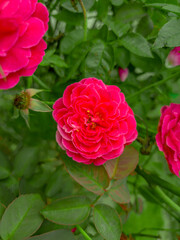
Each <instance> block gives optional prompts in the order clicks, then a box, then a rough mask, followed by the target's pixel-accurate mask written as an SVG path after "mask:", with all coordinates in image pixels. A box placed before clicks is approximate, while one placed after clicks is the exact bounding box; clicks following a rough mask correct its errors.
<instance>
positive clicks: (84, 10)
mask: <svg viewBox="0 0 180 240" xmlns="http://www.w3.org/2000/svg"><path fill="white" fill-rule="evenodd" d="M78 1H79V3H80V5H81V8H82V10H83V15H84V41H86V40H87V14H86V9H85V7H84V3H83V1H82V0H78Z"/></svg>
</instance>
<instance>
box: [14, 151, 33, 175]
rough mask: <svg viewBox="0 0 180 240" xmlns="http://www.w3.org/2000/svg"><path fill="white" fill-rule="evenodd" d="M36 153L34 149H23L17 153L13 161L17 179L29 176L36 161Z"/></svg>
mask: <svg viewBox="0 0 180 240" xmlns="http://www.w3.org/2000/svg"><path fill="white" fill-rule="evenodd" d="M37 151H38V149H37V148H36V147H24V148H22V149H21V150H20V151H19V152H18V154H17V155H16V157H15V159H14V174H15V175H16V176H17V177H22V176H23V175H26V177H28V176H29V175H31V173H32V172H33V169H34V166H35V164H36V163H37V161H38V156H37Z"/></svg>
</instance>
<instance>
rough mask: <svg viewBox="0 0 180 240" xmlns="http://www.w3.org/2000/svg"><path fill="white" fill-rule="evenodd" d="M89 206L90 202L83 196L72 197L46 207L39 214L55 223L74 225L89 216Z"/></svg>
mask: <svg viewBox="0 0 180 240" xmlns="http://www.w3.org/2000/svg"><path fill="white" fill-rule="evenodd" d="M90 204H91V202H90V201H89V200H88V199H87V198H86V197H84V196H82V197H77V196H73V197H68V198H64V199H60V200H58V201H56V202H54V203H52V204H50V205H48V206H47V207H45V208H44V209H43V210H42V211H41V213H42V215H43V216H44V217H45V218H47V219H48V220H50V221H53V222H55V223H58V224H64V225H75V224H79V223H81V222H84V221H85V219H86V218H87V217H88V216H89V212H90Z"/></svg>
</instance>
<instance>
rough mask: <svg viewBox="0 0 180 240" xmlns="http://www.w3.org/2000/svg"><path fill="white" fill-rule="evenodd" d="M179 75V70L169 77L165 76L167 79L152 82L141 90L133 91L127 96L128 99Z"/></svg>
mask: <svg viewBox="0 0 180 240" xmlns="http://www.w3.org/2000/svg"><path fill="white" fill-rule="evenodd" d="M178 75H179V72H176V73H174V74H172V75H171V76H169V77H167V78H165V79H162V80H160V81H158V82H155V83H152V84H150V85H148V86H146V87H144V88H142V89H141V90H139V91H137V92H135V93H133V94H132V95H130V96H128V97H126V99H131V98H134V97H135V96H137V95H139V94H140V93H142V92H144V91H146V90H148V89H150V88H152V87H156V86H159V85H161V84H163V83H165V82H166V81H168V80H170V79H172V78H174V77H176V76H178Z"/></svg>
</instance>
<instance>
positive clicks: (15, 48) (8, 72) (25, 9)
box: [0, 0, 49, 89]
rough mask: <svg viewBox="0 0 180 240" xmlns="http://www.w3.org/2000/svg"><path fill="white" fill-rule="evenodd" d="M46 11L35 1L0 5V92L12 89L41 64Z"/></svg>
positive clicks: (7, 1)
mask: <svg viewBox="0 0 180 240" xmlns="http://www.w3.org/2000/svg"><path fill="white" fill-rule="evenodd" d="M48 21H49V16H48V10H47V8H46V7H45V6H44V5H43V4H42V3H37V0H22V1H20V0H2V1H1V2H0V66H1V68H2V71H3V74H2V72H0V89H8V88H12V87H14V86H15V85H16V84H17V83H18V82H19V78H20V77H21V76H30V75H32V74H33V73H34V72H35V70H36V69H37V66H38V64H39V63H40V62H41V61H42V58H43V56H44V50H45V49H46V43H45V41H44V40H43V39H42V37H43V36H44V34H45V32H46V31H47V29H48Z"/></svg>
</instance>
